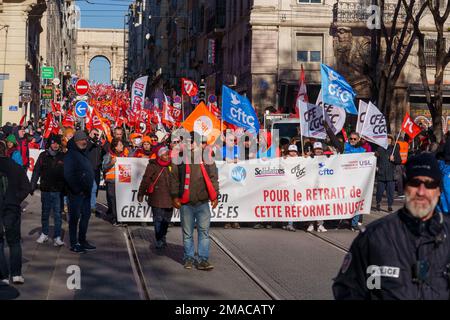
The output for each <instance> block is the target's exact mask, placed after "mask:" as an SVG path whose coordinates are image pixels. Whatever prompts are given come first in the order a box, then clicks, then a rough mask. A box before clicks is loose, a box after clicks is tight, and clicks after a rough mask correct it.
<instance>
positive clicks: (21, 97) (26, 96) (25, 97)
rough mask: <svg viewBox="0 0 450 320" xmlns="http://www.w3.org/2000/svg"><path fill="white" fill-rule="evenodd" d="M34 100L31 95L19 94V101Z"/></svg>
mask: <svg viewBox="0 0 450 320" xmlns="http://www.w3.org/2000/svg"><path fill="white" fill-rule="evenodd" d="M31 101H33V99H32V98H31V96H30V95H24V96H19V102H24V103H28V102H31Z"/></svg>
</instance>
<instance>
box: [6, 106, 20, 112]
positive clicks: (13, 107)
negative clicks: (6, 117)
mask: <svg viewBox="0 0 450 320" xmlns="http://www.w3.org/2000/svg"><path fill="white" fill-rule="evenodd" d="M8 110H9V111H19V107H18V106H9V108H8Z"/></svg>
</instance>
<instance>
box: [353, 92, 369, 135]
mask: <svg viewBox="0 0 450 320" xmlns="http://www.w3.org/2000/svg"><path fill="white" fill-rule="evenodd" d="M368 107H369V105H368V104H367V103H365V102H364V101H362V100H359V106H358V120H357V121H356V132H357V133H359V134H360V135H361V130H362V126H363V124H364V118H365V116H366V113H367V108H368Z"/></svg>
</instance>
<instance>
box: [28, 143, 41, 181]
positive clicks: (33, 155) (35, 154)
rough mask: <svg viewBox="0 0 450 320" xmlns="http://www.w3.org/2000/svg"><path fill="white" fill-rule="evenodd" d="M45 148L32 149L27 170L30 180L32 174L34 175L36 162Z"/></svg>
mask: <svg viewBox="0 0 450 320" xmlns="http://www.w3.org/2000/svg"><path fill="white" fill-rule="evenodd" d="M44 151H45V150H39V149H30V154H29V156H30V166H29V167H28V170H27V177H28V180H30V181H31V176H32V175H33V170H34V164H35V163H36V161H37V159H38V158H39V155H40V154H41V152H44Z"/></svg>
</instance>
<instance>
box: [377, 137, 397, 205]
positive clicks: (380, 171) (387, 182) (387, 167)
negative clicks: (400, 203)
mask: <svg viewBox="0 0 450 320" xmlns="http://www.w3.org/2000/svg"><path fill="white" fill-rule="evenodd" d="M393 141H394V139H393V137H392V136H391V135H389V136H388V148H387V149H384V148H383V147H378V149H377V151H376V152H375V155H376V156H377V176H376V177H377V194H376V201H377V210H380V208H381V199H382V197H383V193H384V191H385V190H386V194H387V200H388V211H389V212H392V211H393V210H392V204H393V203H394V192H395V167H396V166H397V165H399V164H401V163H402V158H401V157H400V151H399V150H400V147H399V146H398V145H397V146H395V151H394V144H393ZM393 151H394V152H393Z"/></svg>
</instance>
